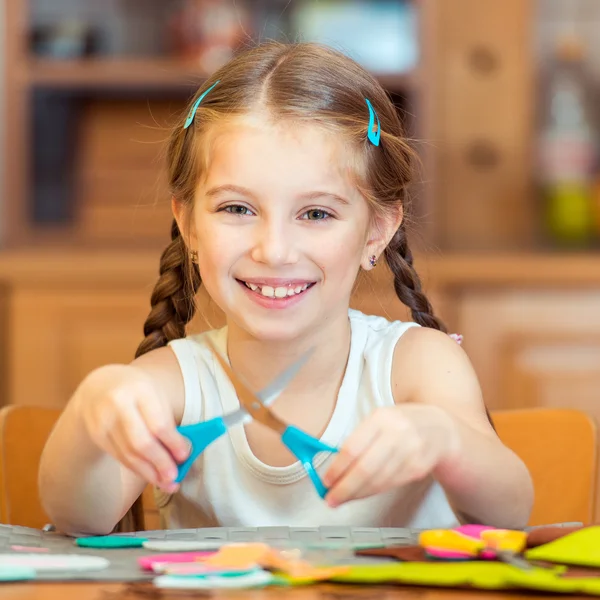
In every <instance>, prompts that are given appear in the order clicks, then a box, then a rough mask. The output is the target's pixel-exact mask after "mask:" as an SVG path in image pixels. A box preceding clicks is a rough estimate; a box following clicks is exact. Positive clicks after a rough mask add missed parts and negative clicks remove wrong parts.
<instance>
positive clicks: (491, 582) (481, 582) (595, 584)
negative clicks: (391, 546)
mask: <svg viewBox="0 0 600 600" xmlns="http://www.w3.org/2000/svg"><path fill="white" fill-rule="evenodd" d="M565 572H566V567H562V566H556V567H554V568H553V569H537V568H533V569H531V570H530V571H524V570H521V569H517V568H515V567H513V566H511V565H508V564H504V563H496V562H480V561H479V562H456V563H390V564H381V565H369V566H363V565H358V566H352V567H350V570H349V572H348V573H346V574H344V575H340V576H337V577H334V578H333V579H332V581H336V582H339V583H364V584H376V583H401V584H406V585H425V586H435V587H459V586H472V587H475V588H480V589H530V590H538V591H547V592H558V593H566V594H574V593H586V594H593V595H600V578H599V577H563V576H562V575H563V574H565Z"/></svg>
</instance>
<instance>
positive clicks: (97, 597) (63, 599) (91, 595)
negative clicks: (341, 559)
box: [0, 583, 591, 600]
mask: <svg viewBox="0 0 600 600" xmlns="http://www.w3.org/2000/svg"><path fill="white" fill-rule="evenodd" d="M206 597H213V598H220V599H225V598H227V599H229V598H230V599H232V600H234V599H235V600H243V599H245V598H248V599H251V600H272V599H275V598H282V597H283V598H290V600H519V599H520V598H522V599H525V598H527V599H535V598H553V599H554V600H556V599H559V598H561V596H560V595H552V594H547V595H546V594H535V595H533V594H526V593H521V592H512V593H507V592H504V593H503V592H487V591H480V590H444V589H435V588H424V587H423V588H420V587H402V588H401V587H397V588H394V587H391V586H360V587H359V586H355V587H353V586H342V585H331V584H330V585H318V586H311V587H306V588H295V589H290V590H286V591H284V590H282V589H281V588H272V589H264V590H250V591H238V590H233V591H222V592H214V593H213V592H205V591H203V590H195V591H187V590H186V591H179V590H160V589H158V588H154V587H152V584H148V583H144V584H97V583H36V584H33V583H26V584H7V585H4V584H2V585H0V598H2V600H171V599H173V600H184V599H186V598H206ZM564 597H567V596H564ZM568 597H569V598H587V599H588V600H589V598H591V596H568Z"/></svg>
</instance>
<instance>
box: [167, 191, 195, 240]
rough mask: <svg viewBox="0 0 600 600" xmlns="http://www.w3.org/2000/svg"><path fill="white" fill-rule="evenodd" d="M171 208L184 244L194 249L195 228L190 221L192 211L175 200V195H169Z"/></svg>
mask: <svg viewBox="0 0 600 600" xmlns="http://www.w3.org/2000/svg"><path fill="white" fill-rule="evenodd" d="M171 210H172V212H173V216H174V217H175V220H176V221H177V227H179V231H180V233H181V236H182V237H183V241H184V242H185V245H186V246H187V247H188V249H189V250H196V235H195V229H194V227H193V226H192V222H191V215H192V211H190V210H189V208H188V207H187V206H185V205H184V204H183V203H181V202H180V201H179V200H177V198H175V196H172V197H171Z"/></svg>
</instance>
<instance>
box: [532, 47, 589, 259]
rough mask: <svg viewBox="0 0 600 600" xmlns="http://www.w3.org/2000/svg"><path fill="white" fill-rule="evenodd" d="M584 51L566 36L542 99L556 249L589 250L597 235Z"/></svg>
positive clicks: (545, 194)
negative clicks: (595, 230)
mask: <svg viewBox="0 0 600 600" xmlns="http://www.w3.org/2000/svg"><path fill="white" fill-rule="evenodd" d="M591 95H592V88H591V85H590V79H589V77H588V74H587V71H586V67H585V64H584V48H583V45H582V43H581V41H580V40H579V39H578V38H577V37H575V36H562V37H560V38H559V39H558V42H557V44H556V48H555V54H554V60H553V62H552V66H551V71H550V74H549V80H548V83H547V87H546V90H545V93H544V94H543V98H542V100H543V106H542V111H543V123H542V127H541V133H540V139H539V144H540V147H539V152H540V175H541V185H542V198H543V203H542V212H543V217H544V219H543V220H544V223H545V226H546V232H547V235H548V236H549V238H550V240H551V242H552V243H553V245H557V246H563V247H565V246H566V247H569V246H570V247H587V246H589V245H590V243H591V242H592V239H593V235H594V215H593V213H594V208H593V204H594V168H595V166H596V163H597V148H596V131H595V127H594V124H593V122H592V118H591V112H590V109H589V107H590V103H591Z"/></svg>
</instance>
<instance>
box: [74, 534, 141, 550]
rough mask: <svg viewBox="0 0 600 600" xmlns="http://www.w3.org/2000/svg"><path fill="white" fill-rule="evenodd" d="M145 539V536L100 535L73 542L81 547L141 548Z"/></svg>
mask: <svg viewBox="0 0 600 600" xmlns="http://www.w3.org/2000/svg"><path fill="white" fill-rule="evenodd" d="M147 541H148V540H147V539H145V538H137V537H126V536H119V535H101V536H97V537H83V538H77V539H76V540H75V544H76V545H77V546H79V547H81V548H142V547H143V545H144V543H145V542H147Z"/></svg>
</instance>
